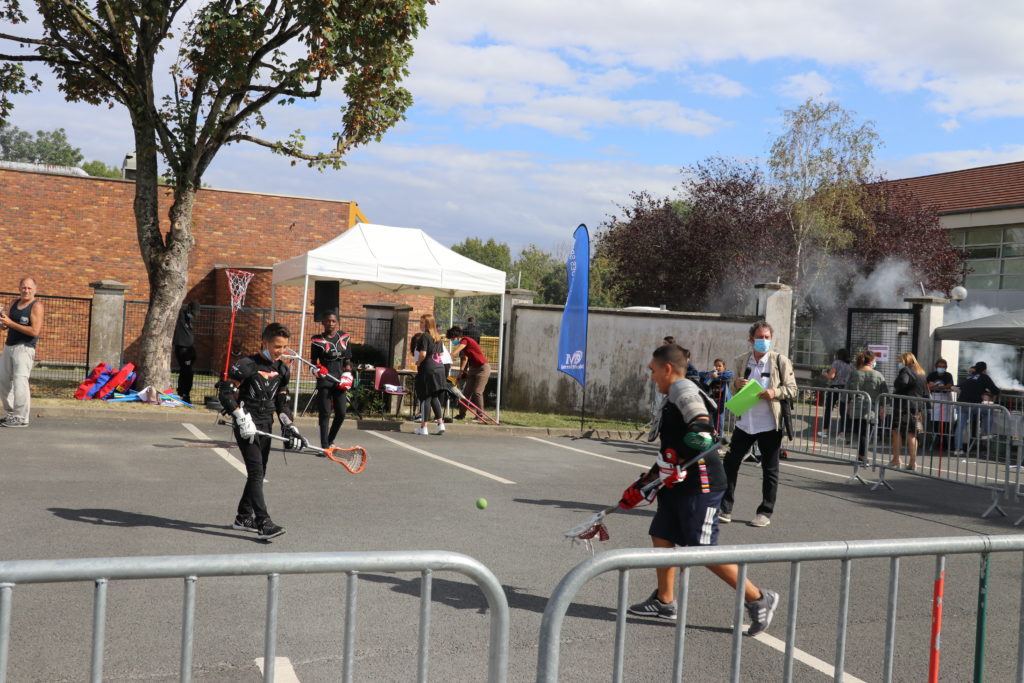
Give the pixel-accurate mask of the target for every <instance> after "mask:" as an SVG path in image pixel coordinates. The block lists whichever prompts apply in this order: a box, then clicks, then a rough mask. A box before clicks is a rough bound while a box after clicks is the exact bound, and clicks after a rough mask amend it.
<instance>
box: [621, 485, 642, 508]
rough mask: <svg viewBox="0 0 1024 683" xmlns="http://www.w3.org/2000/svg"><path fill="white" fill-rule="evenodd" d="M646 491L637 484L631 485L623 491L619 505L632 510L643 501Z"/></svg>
mask: <svg viewBox="0 0 1024 683" xmlns="http://www.w3.org/2000/svg"><path fill="white" fill-rule="evenodd" d="M643 500H644V493H643V491H641V490H640V489H638V488H636V487H635V486H630V487H629V488H628V489H626V490H625V491H623V492H622V499H621V500H620V501H619V507H620V508H622V509H623V510H632V509H633V508H635V507H636V506H637V505H638V504H639V503H641V502H643Z"/></svg>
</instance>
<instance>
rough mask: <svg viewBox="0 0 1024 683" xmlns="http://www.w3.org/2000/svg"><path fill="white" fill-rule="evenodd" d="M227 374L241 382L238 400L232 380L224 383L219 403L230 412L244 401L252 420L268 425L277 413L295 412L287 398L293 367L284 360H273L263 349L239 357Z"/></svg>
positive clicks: (287, 413)
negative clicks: (262, 351)
mask: <svg viewBox="0 0 1024 683" xmlns="http://www.w3.org/2000/svg"><path fill="white" fill-rule="evenodd" d="M228 377H230V378H231V379H233V380H235V381H236V382H239V386H238V400H237V401H236V400H235V397H234V387H233V385H232V384H231V383H230V382H224V383H222V384H221V390H220V403H221V406H223V407H224V409H225V411H227V412H231V411H233V410H234V409H235V408H237V407H238V405H239V404H241V405H242V406H243V407H244V408H245V410H246V412H248V413H249V414H250V415H251V416H252V420H253V422H255V423H256V424H259V425H264V426H265V425H268V424H272V423H273V422H274V413H275V412H277V413H284V414H285V415H287V416H288V417H289V418H291V416H292V406H291V402H290V401H289V400H288V381H289V380H290V379H291V370H289V368H288V366H287V365H285V363H284V361H281V360H278V361H276V362H273V361H271V360H270V359H269V358H267V357H266V356H265V355H263V353H254V354H253V355H251V356H246V357H245V358H241V359H239V360H237V361H236V362H235V363H234V364H233V365H232V366H231V370H230V371H228Z"/></svg>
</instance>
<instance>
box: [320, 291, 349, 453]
mask: <svg viewBox="0 0 1024 683" xmlns="http://www.w3.org/2000/svg"><path fill="white" fill-rule="evenodd" d="M323 325H324V331H323V332H321V333H320V334H314V335H313V338H312V339H311V340H310V358H311V359H312V361H313V364H314V365H316V366H317V370H316V376H317V379H316V395H317V412H318V422H319V427H320V447H321V448H327V447H328V446H333V445H334V439H335V438H336V437H337V436H338V431H339V430H340V429H341V425H342V424H344V423H345V413H346V409H347V405H346V404H347V398H348V397H347V395H346V394H347V393H348V390H349V389H351V388H352V380H353V377H352V349H351V348H350V346H349V340H350V336H349V334H348V333H347V332H342V331H341V330H339V329H338V315H337V313H335V312H333V311H332V312H330V313H328V314H327V315H325V316H324V318H323ZM332 377H333V378H335V379H337V380H338V382H336V381H334V379H331V378H332ZM339 382H340V384H339ZM332 414H333V415H334V419H333V420H332V419H331V415H332ZM328 423H329V424H330V429H328Z"/></svg>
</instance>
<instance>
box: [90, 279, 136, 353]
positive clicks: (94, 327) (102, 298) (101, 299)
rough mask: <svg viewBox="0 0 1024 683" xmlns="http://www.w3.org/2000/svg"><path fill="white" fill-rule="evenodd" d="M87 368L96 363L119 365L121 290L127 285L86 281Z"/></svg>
mask: <svg viewBox="0 0 1024 683" xmlns="http://www.w3.org/2000/svg"><path fill="white" fill-rule="evenodd" d="M89 286H90V287H92V289H93V292H92V310H91V312H90V314H89V356H88V361H86V362H87V363H88V366H89V368H93V367H95V366H96V365H97V364H99V363H110V364H111V365H113V366H115V367H121V364H122V362H123V360H124V359H123V358H122V357H121V354H122V352H123V351H124V293H125V291H126V290H127V289H128V285H126V284H123V283H121V282H117V281H116V280H99V281H97V282H90V283H89Z"/></svg>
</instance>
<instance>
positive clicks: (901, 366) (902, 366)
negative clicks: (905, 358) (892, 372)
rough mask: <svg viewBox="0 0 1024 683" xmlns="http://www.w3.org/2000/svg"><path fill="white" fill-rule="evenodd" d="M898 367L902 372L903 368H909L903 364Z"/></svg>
mask: <svg viewBox="0 0 1024 683" xmlns="http://www.w3.org/2000/svg"><path fill="white" fill-rule="evenodd" d="M898 365H899V366H900V370H902V369H903V368H905V367H907V366H906V365H904V364H903V363H899V364H898Z"/></svg>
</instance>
